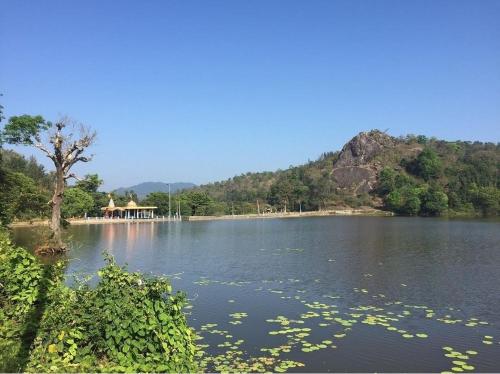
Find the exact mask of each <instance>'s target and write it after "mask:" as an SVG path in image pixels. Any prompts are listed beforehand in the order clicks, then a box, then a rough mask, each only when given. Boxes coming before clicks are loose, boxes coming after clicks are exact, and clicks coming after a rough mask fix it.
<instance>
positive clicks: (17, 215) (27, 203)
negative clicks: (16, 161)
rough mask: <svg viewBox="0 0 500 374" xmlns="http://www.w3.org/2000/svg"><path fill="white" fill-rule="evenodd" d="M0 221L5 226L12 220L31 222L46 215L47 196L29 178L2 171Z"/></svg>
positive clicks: (0, 181)
mask: <svg viewBox="0 0 500 374" xmlns="http://www.w3.org/2000/svg"><path fill="white" fill-rule="evenodd" d="M0 188H1V193H0V207H3V209H2V210H1V211H0V221H1V223H2V224H4V225H6V224H8V223H10V222H12V221H13V220H14V219H28V220H31V219H33V218H37V217H43V216H46V215H47V213H48V205H47V201H48V199H49V196H48V194H47V193H46V192H45V191H43V190H42V189H40V188H39V187H38V186H37V185H36V183H35V182H34V181H33V179H31V178H30V177H28V176H26V175H24V174H22V173H17V172H10V171H4V172H3V177H2V179H1V180H0Z"/></svg>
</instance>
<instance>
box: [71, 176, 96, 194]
mask: <svg viewBox="0 0 500 374" xmlns="http://www.w3.org/2000/svg"><path fill="white" fill-rule="evenodd" d="M101 185H102V179H99V175H97V174H87V175H85V178H84V179H82V180H79V181H77V182H76V183H75V186H76V187H78V188H79V189H81V190H83V191H86V192H90V193H92V192H97V190H98V189H99V187H101Z"/></svg>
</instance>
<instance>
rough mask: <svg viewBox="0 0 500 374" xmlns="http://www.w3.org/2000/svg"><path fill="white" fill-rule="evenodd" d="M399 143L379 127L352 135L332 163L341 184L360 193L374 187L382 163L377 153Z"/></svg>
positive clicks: (344, 188) (335, 175)
mask: <svg viewBox="0 0 500 374" xmlns="http://www.w3.org/2000/svg"><path fill="white" fill-rule="evenodd" d="M395 146H396V139H394V138H393V137H391V136H389V135H387V134H385V133H383V132H381V131H379V130H373V131H370V132H361V133H359V134H358V135H356V136H355V137H354V138H352V139H351V140H350V141H349V142H348V143H347V144H346V145H345V146H344V147H343V148H342V151H341V152H340V154H339V158H338V160H337V161H336V162H335V164H334V165H333V170H332V175H333V177H334V179H335V181H336V182H337V186H338V188H340V189H342V190H345V191H349V192H352V193H353V194H360V193H363V192H370V191H372V190H373V189H374V188H375V186H376V183H377V175H378V172H379V171H380V169H381V168H382V167H383V166H382V164H381V163H380V162H378V161H377V156H379V155H381V154H382V153H383V152H386V151H388V150H390V149H391V148H394V147H395Z"/></svg>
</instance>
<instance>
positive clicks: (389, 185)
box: [0, 130, 500, 224]
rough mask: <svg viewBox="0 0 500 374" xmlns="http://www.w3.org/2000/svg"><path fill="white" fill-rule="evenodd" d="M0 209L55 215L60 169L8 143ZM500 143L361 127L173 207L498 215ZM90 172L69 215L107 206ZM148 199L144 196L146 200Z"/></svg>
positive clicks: (16, 214)
mask: <svg viewBox="0 0 500 374" xmlns="http://www.w3.org/2000/svg"><path fill="white" fill-rule="evenodd" d="M0 157H1V164H0V219H1V222H2V223H3V224H6V223H9V222H12V221H14V220H31V219H36V218H45V217H47V216H48V213H49V208H48V205H47V202H48V201H49V200H50V196H51V188H52V184H53V176H52V174H51V173H49V172H47V171H46V170H45V169H44V167H43V166H42V165H40V164H39V163H38V162H37V161H36V159H35V158H33V157H31V158H29V159H27V158H25V157H24V156H22V155H20V154H18V153H16V152H14V151H11V150H5V149H2V150H0ZM499 165H500V145H499V144H494V143H481V142H467V141H456V142H448V141H442V140H437V139H434V138H430V139H428V138H427V137H425V136H422V135H419V136H414V135H408V136H406V137H399V138H395V137H391V136H389V135H387V134H385V133H383V132H380V131H378V130H374V131H371V132H368V133H360V134H358V135H357V136H355V137H354V138H353V139H351V140H350V141H349V142H348V143H347V144H346V145H345V146H344V147H343V148H342V150H341V151H338V152H328V153H324V154H322V155H321V156H320V157H319V158H318V159H317V160H316V161H309V162H308V163H306V164H304V165H300V166H294V167H290V168H288V169H286V170H278V171H275V172H260V173H247V174H242V175H240V176H235V177H234V178H231V179H228V180H225V181H221V182H215V183H211V184H207V185H203V186H199V187H196V188H194V189H190V190H184V191H180V192H177V193H175V194H172V196H171V199H170V212H171V213H172V214H175V213H176V212H177V211H178V210H179V209H180V213H181V214H182V215H183V216H188V215H222V214H233V213H234V214H248V213H257V211H259V212H261V213H262V212H266V211H267V212H276V211H299V210H302V211H311V210H326V209H342V208H349V207H350V208H359V207H374V208H380V209H386V210H390V211H393V212H395V213H397V214H404V215H431V216H432V215H443V214H450V215H498V213H499V209H500V208H499V207H500V190H499V181H498V171H499ZM101 184H102V180H100V179H99V177H98V175H96V174H93V175H87V176H86V177H85V179H84V180H81V181H78V182H76V184H75V185H74V186H72V187H70V188H68V189H67V190H66V192H65V194H64V204H63V209H62V213H63V217H64V218H66V219H67V218H71V217H83V216H85V215H87V216H99V215H101V210H100V208H101V207H103V206H105V205H107V203H108V200H109V199H108V194H107V193H106V192H100V191H98V189H99V187H100V186H101ZM111 195H112V196H113V198H114V201H115V203H116V205H118V206H120V205H121V206H123V205H125V204H126V203H127V202H128V201H129V199H130V197H132V198H133V199H134V200H135V201H137V202H141V203H144V204H146V205H155V206H158V211H157V214H159V215H168V213H169V199H168V194H167V193H165V192H161V191H160V192H153V193H150V194H149V195H148V196H146V198H145V199H140V197H138V196H137V194H136V193H135V192H134V191H125V192H124V193H123V194H116V193H112V194H111ZM140 200H141V201H140Z"/></svg>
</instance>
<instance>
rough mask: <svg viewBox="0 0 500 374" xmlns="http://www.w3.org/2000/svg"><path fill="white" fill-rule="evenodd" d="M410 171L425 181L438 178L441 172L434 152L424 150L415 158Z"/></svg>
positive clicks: (440, 164) (440, 165)
mask: <svg viewBox="0 0 500 374" xmlns="http://www.w3.org/2000/svg"><path fill="white" fill-rule="evenodd" d="M410 171H411V172H412V173H413V174H415V175H417V176H419V177H421V178H423V179H424V180H425V181H429V180H431V179H435V178H437V177H439V175H440V174H441V172H442V163H441V160H440V159H439V156H438V155H437V153H436V152H435V151H434V150H432V149H431V148H425V149H424V150H423V151H422V152H420V154H419V155H418V156H417V158H416V160H415V163H414V164H412V166H411V167H410Z"/></svg>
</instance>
